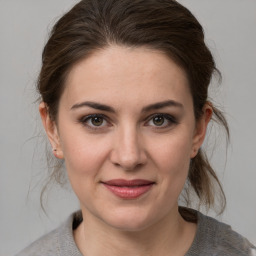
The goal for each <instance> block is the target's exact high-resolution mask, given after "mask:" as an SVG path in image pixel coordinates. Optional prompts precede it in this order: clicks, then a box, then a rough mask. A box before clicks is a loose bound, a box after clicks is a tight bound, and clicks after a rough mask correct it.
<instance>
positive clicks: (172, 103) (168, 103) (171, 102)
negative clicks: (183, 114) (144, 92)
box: [142, 100, 183, 112]
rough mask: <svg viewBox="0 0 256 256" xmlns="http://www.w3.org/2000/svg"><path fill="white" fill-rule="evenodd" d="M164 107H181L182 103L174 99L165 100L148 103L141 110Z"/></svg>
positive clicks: (147, 110)
mask: <svg viewBox="0 0 256 256" xmlns="http://www.w3.org/2000/svg"><path fill="white" fill-rule="evenodd" d="M165 107H178V108H182V109H183V105H182V104H181V103H179V102H177V101H174V100H166V101H162V102H157V103H154V104H151V105H148V106H146V107H144V108H143V109H142V112H149V111H151V110H157V109H161V108H165Z"/></svg>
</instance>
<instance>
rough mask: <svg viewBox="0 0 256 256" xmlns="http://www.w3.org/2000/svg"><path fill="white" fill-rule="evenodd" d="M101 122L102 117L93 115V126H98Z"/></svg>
mask: <svg viewBox="0 0 256 256" xmlns="http://www.w3.org/2000/svg"><path fill="white" fill-rule="evenodd" d="M102 123H103V119H102V118H101V117H93V118H92V124H93V125H95V126H100V125H102Z"/></svg>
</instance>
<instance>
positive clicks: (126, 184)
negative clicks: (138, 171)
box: [102, 179, 155, 199]
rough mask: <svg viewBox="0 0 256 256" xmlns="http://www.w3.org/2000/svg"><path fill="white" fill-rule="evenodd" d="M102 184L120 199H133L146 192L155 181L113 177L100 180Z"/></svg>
mask: <svg viewBox="0 0 256 256" xmlns="http://www.w3.org/2000/svg"><path fill="white" fill-rule="evenodd" d="M102 184H103V185H104V186H105V187H106V188H107V189H108V190H109V191H111V192H112V193H113V194H114V195H116V196H118V197H120V198H122V199H135V198H138V197H140V196H142V195H143V194H145V193H146V192H148V191H149V190H150V189H151V188H152V186H153V185H154V184H155V182H152V181H149V180H141V179H137V180H123V179H115V180H109V181H105V182H102Z"/></svg>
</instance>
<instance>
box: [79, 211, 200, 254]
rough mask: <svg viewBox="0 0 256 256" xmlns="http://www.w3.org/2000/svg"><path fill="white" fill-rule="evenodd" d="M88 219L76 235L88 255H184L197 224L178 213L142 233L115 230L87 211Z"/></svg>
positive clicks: (85, 215)
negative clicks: (187, 220)
mask: <svg viewBox="0 0 256 256" xmlns="http://www.w3.org/2000/svg"><path fill="white" fill-rule="evenodd" d="M83 217H84V220H83V222H82V223H81V224H80V225H79V227H78V228H77V230H76V231H75V233H74V236H75V241H76V243H77V246H78V248H79V250H80V251H81V252H82V254H83V255H84V256H90V255H94V256H101V255H105V256H110V255H111V256H116V255H118V256H119V255H126V256H130V255H131V256H133V255H138V256H144V255H151V256H159V255H161V256H165V255H166V256H167V255H168V256H171V255H175V256H178V255H184V254H185V253H186V252H187V251H188V249H189V247H190V246H191V244H192V242H193V239H194V236H195V233H196V225H195V224H193V223H189V222H186V221H185V220H184V219H183V218H182V217H181V216H180V214H179V213H178V208H177V211H175V212H174V213H172V214H170V215H168V216H165V218H163V219H162V220H161V221H159V222H158V223H155V224H153V225H151V226H150V227H146V228H144V229H142V230H139V231H124V230H119V229H116V228H113V227H111V226H109V225H107V224H106V223H104V222H102V221H101V220H99V219H95V217H94V216H91V215H90V214H88V212H86V213H84V212H83Z"/></svg>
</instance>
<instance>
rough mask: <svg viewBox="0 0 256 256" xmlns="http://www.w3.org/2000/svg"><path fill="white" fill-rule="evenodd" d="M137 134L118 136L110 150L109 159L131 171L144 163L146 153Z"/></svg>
mask: <svg viewBox="0 0 256 256" xmlns="http://www.w3.org/2000/svg"><path fill="white" fill-rule="evenodd" d="M137 137H138V136H137V135H136V136H133V137H132V138H131V137H123V138H121V139H120V138H119V140H118V141H117V143H116V145H115V147H114V149H113V150H112V152H111V161H112V163H113V164H114V165H116V166H119V167H121V168H122V169H124V170H127V171H131V170H135V169H137V168H138V167H141V166H142V165H144V164H145V163H146V161H147V155H146V152H145V150H144V148H143V145H142V143H140V142H139V140H138V138H137Z"/></svg>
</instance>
